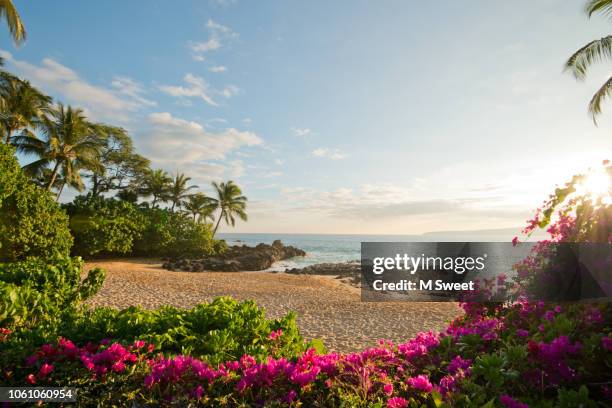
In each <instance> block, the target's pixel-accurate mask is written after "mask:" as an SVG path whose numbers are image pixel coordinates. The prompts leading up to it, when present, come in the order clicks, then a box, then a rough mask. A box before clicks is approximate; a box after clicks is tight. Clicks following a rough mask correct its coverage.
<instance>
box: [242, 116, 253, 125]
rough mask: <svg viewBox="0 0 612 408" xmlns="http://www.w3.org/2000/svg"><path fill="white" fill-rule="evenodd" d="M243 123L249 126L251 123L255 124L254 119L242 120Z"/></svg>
mask: <svg viewBox="0 0 612 408" xmlns="http://www.w3.org/2000/svg"><path fill="white" fill-rule="evenodd" d="M242 122H243V123H246V124H247V125H248V124H250V123H253V119H251V118H244V119H242Z"/></svg>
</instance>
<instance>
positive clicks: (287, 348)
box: [57, 297, 305, 364]
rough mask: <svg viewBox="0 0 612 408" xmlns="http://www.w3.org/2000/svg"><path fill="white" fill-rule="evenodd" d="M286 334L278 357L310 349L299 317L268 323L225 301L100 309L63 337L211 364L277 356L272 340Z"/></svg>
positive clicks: (246, 305)
mask: <svg viewBox="0 0 612 408" xmlns="http://www.w3.org/2000/svg"><path fill="white" fill-rule="evenodd" d="M279 329H280V330H282V331H283V333H284V334H283V343H282V344H281V345H280V346H279V344H278V343H277V344H276V348H275V353H274V354H275V355H277V356H279V357H280V356H295V355H297V354H299V353H300V352H302V351H304V350H305V344H304V340H303V339H302V337H301V335H300V334H299V330H298V327H297V323H296V317H295V314H293V313H290V314H288V315H286V316H285V317H283V318H282V319H278V320H268V319H266V316H265V311H264V309H261V308H259V307H258V306H257V305H256V304H255V302H253V301H245V302H241V303H239V302H238V301H236V300H234V299H232V298H230V297H221V298H217V299H215V300H214V301H213V302H211V303H201V304H199V305H197V306H195V307H193V308H192V309H188V310H185V309H178V308H175V307H172V306H164V307H161V308H159V309H156V310H143V309H141V308H138V307H129V308H127V309H124V310H116V309H111V308H96V309H92V310H87V311H85V312H84V313H83V314H81V315H78V316H77V317H76V318H74V319H72V320H65V321H64V322H63V323H62V324H61V325H60V326H59V327H58V332H57V334H58V335H59V336H61V337H64V338H69V339H71V340H73V341H75V342H76V343H79V344H85V343H86V342H88V341H94V342H96V341H98V342H99V341H101V340H103V339H110V340H115V341H120V342H124V343H126V344H128V343H130V342H133V341H134V340H145V341H147V342H149V343H152V344H154V345H155V346H156V350H159V351H162V352H163V353H165V354H171V355H174V354H190V355H193V356H198V358H202V359H204V360H206V361H208V362H210V363H214V364H216V363H220V362H222V361H226V360H228V359H237V358H240V357H241V356H242V355H244V354H249V355H252V356H255V357H256V358H260V359H262V360H263V359H264V358H265V357H266V356H267V355H269V354H270V353H271V349H270V345H271V344H272V343H271V342H270V341H269V339H268V337H269V335H270V333H271V332H272V331H274V330H279Z"/></svg>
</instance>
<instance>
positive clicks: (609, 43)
mask: <svg viewBox="0 0 612 408" xmlns="http://www.w3.org/2000/svg"><path fill="white" fill-rule="evenodd" d="M586 13H587V14H588V16H589V18H590V17H591V16H592V15H593V14H594V13H601V14H604V15H608V16H609V15H610V13H612V0H589V1H588V3H587V5H586ZM604 59H612V35H608V36H606V37H603V38H600V39H598V40H593V41H591V42H590V43H588V44H586V45H585V46H584V47H582V48H580V49H579V50H578V51H576V52H575V53H574V54H573V55H572V56H571V57H569V59H568V60H567V62H566V63H565V70H566V71H571V72H572V74H574V77H575V78H576V79H578V80H584V79H585V78H586V74H587V70H588V68H589V67H590V66H591V65H592V64H593V63H595V62H599V61H601V60H604ZM610 91H612V77H610V78H608V80H607V81H606V82H604V84H603V85H602V86H601V87H600V88H599V89H598V90H597V92H595V94H594V95H593V97H592V98H591V102H590V103H589V113H590V114H591V115H592V117H593V122H595V124H597V120H596V119H597V115H599V114H600V113H601V103H602V102H603V100H604V99H605V98H606V97H608V96H609V94H610Z"/></svg>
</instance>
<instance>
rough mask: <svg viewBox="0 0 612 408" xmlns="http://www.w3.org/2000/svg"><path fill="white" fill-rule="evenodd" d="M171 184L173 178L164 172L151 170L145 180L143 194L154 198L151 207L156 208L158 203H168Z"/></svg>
mask: <svg viewBox="0 0 612 408" xmlns="http://www.w3.org/2000/svg"><path fill="white" fill-rule="evenodd" d="M171 183H172V178H171V177H170V176H169V175H168V173H167V172H165V171H164V170H161V169H157V170H151V171H149V172H148V173H147V175H146V176H145V178H144V183H143V188H142V191H141V194H142V195H144V196H152V197H153V201H152V202H151V207H153V208H154V207H155V206H156V204H157V202H158V201H161V202H166V201H168V192H169V189H170V184H171Z"/></svg>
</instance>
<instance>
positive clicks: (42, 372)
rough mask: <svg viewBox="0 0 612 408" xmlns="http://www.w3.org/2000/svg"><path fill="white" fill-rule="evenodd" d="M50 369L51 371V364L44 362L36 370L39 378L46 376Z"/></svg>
mask: <svg viewBox="0 0 612 408" xmlns="http://www.w3.org/2000/svg"><path fill="white" fill-rule="evenodd" d="M51 371H53V366H52V365H51V364H47V363H44V364H43V365H42V366H41V367H40V371H39V372H38V374H39V375H40V378H45V377H46V376H48V375H49V374H51Z"/></svg>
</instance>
